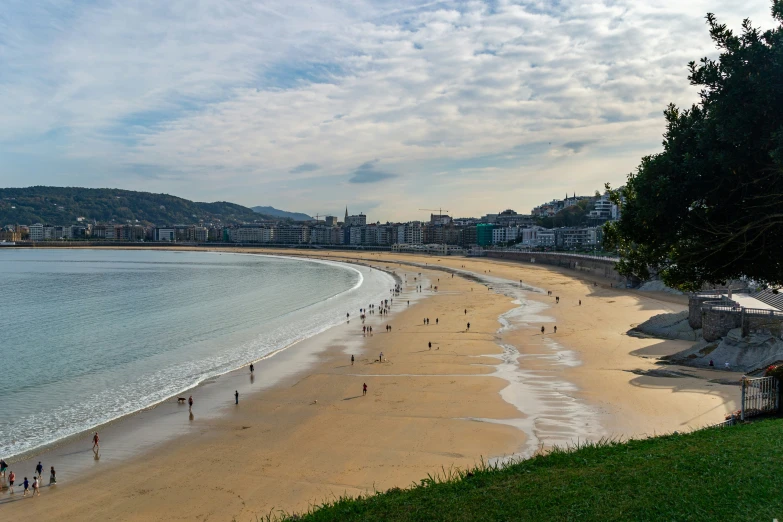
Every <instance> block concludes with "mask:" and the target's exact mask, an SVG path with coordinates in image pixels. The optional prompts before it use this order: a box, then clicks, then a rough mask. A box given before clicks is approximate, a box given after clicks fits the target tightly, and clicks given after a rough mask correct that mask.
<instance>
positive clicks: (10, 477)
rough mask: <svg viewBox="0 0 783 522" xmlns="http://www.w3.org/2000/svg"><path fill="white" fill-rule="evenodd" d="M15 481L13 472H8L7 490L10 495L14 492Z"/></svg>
mask: <svg viewBox="0 0 783 522" xmlns="http://www.w3.org/2000/svg"><path fill="white" fill-rule="evenodd" d="M15 481H16V475H15V474H14V472H13V471H9V472H8V489H10V490H11V493H13V492H14V482H15Z"/></svg>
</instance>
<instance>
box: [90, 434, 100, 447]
mask: <svg viewBox="0 0 783 522" xmlns="http://www.w3.org/2000/svg"><path fill="white" fill-rule="evenodd" d="M99 449H101V439H100V437H98V432H97V431H96V432H95V435H93V436H92V450H93V451H97V450H99Z"/></svg>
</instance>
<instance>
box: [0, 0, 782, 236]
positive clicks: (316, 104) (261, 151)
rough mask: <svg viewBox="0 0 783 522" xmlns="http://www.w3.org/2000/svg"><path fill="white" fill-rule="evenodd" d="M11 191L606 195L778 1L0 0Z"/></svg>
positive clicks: (435, 198)
mask: <svg viewBox="0 0 783 522" xmlns="http://www.w3.org/2000/svg"><path fill="white" fill-rule="evenodd" d="M2 6H3V7H2V9H0V122H2V125H0V186H6V187H8V186H29V185H35V184H41V185H59V186H65V185H70V186H88V187H119V188H127V189H133V190H144V191H152V192H167V193H171V194H174V195H178V196H182V197H186V198H189V199H195V200H199V201H214V200H228V201H234V202H237V203H241V204H244V205H248V206H254V205H273V206H275V207H278V208H283V209H287V210H294V211H300V212H306V213H309V214H313V215H315V214H316V213H320V214H325V213H338V215H342V213H343V212H344V207H345V205H348V207H349V210H351V212H352V213H353V212H359V211H364V212H365V213H366V214H368V216H369V218H370V220H373V221H375V220H387V219H389V220H393V219H416V218H421V217H425V216H426V214H427V212H422V211H419V210H418V209H420V208H437V207H439V206H442V207H443V208H446V209H449V210H450V213H451V214H453V215H456V216H470V215H476V216H478V215H482V214H485V213H487V212H497V211H500V210H503V209H505V208H508V207H510V208H513V209H515V210H517V211H519V212H528V211H529V210H530V208H531V207H532V206H534V205H535V204H538V203H539V202H542V201H545V200H549V199H552V198H553V197H558V196H562V195H563V194H564V193H565V192H566V191H567V192H569V193H571V192H574V191H576V192H577V193H592V192H594V191H595V190H596V189H598V188H601V187H602V186H603V183H604V182H606V181H610V182H613V183H614V184H618V183H621V182H622V181H623V180H624V179H625V176H626V174H627V173H628V172H629V171H631V170H633V169H634V168H635V166H636V165H637V164H638V162H639V159H640V157H641V156H642V155H645V154H649V153H653V152H656V151H658V150H660V141H661V133H662V131H663V117H662V111H663V109H664V108H665V106H666V104H667V103H669V102H675V103H677V104H680V105H687V104H690V103H692V102H693V101H694V100H695V90H694V89H693V88H692V87H690V86H689V85H688V82H687V79H686V75H687V70H686V65H687V63H688V61H690V60H697V59H699V58H700V57H702V56H705V55H711V56H714V55H715V51H714V49H713V47H712V45H711V42H710V40H709V36H708V33H707V29H706V27H705V25H704V16H705V14H706V13H707V12H709V11H711V12H714V13H715V14H716V15H718V17H719V18H720V19H721V21H723V22H725V23H727V24H729V26H730V27H735V28H736V27H739V24H740V22H741V20H742V18H744V17H750V18H751V19H752V20H753V21H754V23H755V24H756V25H761V26H763V27H765V28H766V27H770V26H771V23H772V22H771V18H770V16H769V7H770V4H769V2H768V0H748V1H746V2H738V1H736V0H712V1H709V2H707V1H703V0H687V1H683V0H656V1H655V2H645V1H640V0H579V1H576V0H549V1H546V0H517V1H511V0H486V1H473V0H468V1H457V0H455V1H428V0H394V1H392V0H331V1H326V0H321V1H314V0H296V1H295V2H292V1H291V0H264V1H243V0H204V1H200V2H199V1H188V2H178V1H174V0H167V1H164V2H161V1H160V0H154V1H148V2H143V1H139V2H137V1H131V0H121V1H116V2H107V1H101V0H97V1H89V2H87V1H79V2H67V1H60V0H56V1H48V0H35V1H30V0H3V1H2Z"/></svg>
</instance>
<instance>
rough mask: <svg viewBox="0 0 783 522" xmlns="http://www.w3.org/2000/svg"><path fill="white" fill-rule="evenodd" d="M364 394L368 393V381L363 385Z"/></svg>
mask: <svg viewBox="0 0 783 522" xmlns="http://www.w3.org/2000/svg"><path fill="white" fill-rule="evenodd" d="M362 395H367V383H366V382H365V383H364V384H363V385H362Z"/></svg>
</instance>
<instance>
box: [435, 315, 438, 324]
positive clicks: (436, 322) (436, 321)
mask: <svg viewBox="0 0 783 522" xmlns="http://www.w3.org/2000/svg"><path fill="white" fill-rule="evenodd" d="M435 324H436V325H437V324H438V318H437V317H436V318H435Z"/></svg>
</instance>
